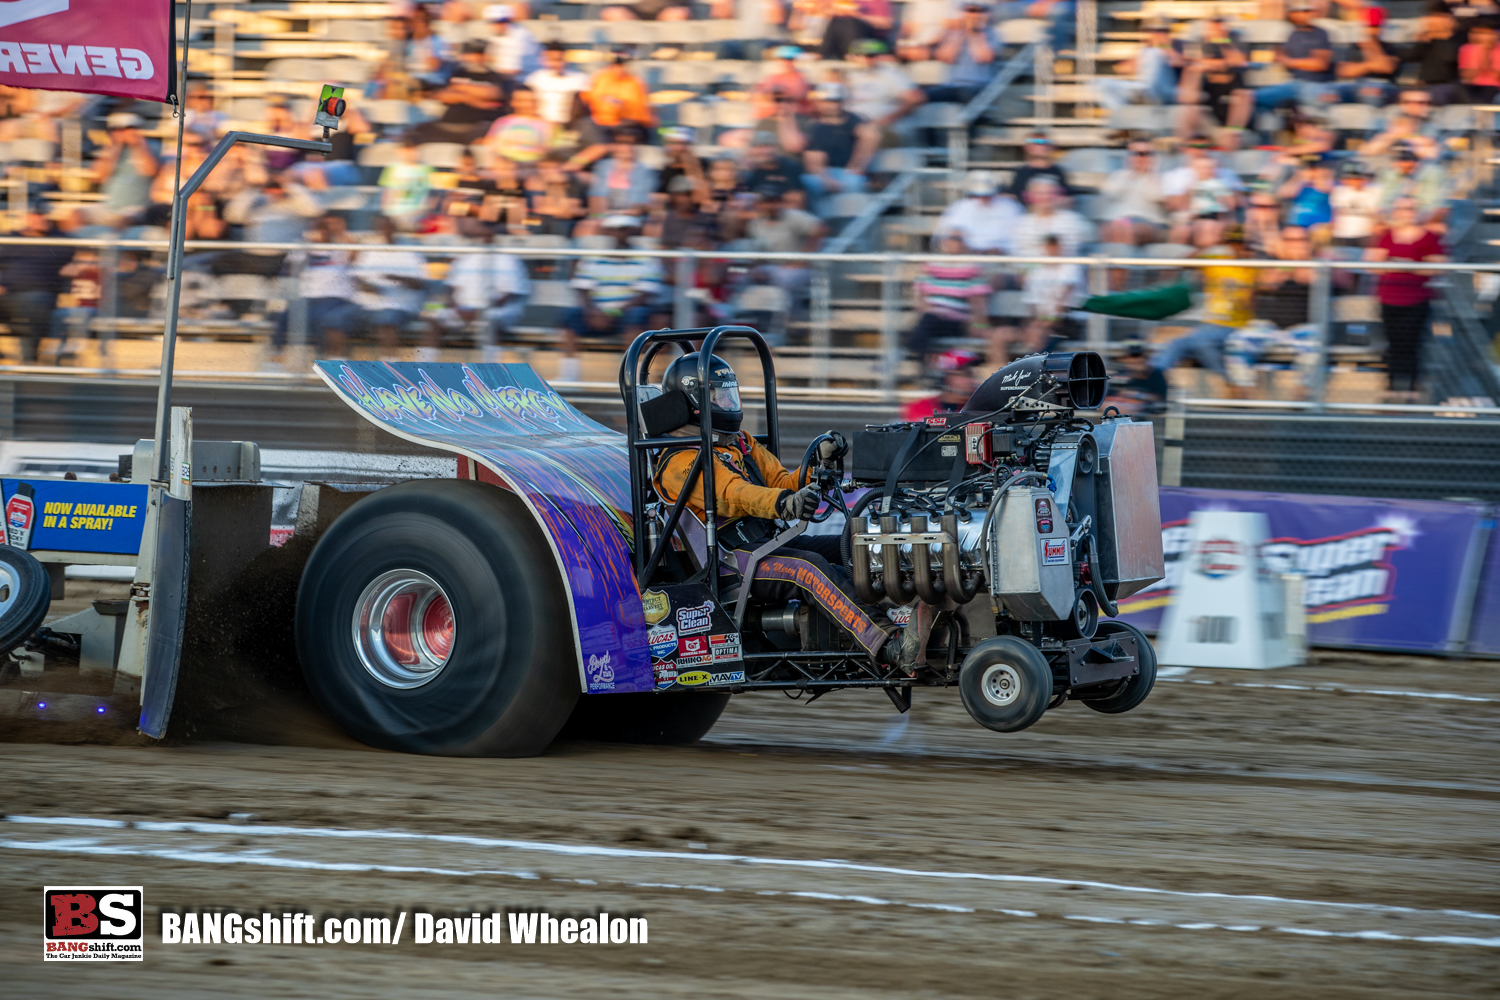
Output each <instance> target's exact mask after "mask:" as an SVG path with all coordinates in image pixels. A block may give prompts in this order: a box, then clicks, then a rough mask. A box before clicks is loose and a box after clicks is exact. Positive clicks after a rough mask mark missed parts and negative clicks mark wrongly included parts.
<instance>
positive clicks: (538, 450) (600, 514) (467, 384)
mask: <svg viewBox="0 0 1500 1000" xmlns="http://www.w3.org/2000/svg"><path fill="white" fill-rule="evenodd" d="M317 372H318V374H319V375H320V376H322V378H323V380H324V381H325V382H327V383H328V385H329V386H330V387H331V388H332V389H333V391H334V392H336V393H338V394H339V395H340V396H341V397H343V399H344V401H345V402H346V403H348V404H349V405H350V406H352V407H353V408H354V409H355V410H356V411H358V412H359V413H360V414H361V415H362V416H364V417H365V419H367V420H369V421H371V422H372V423H374V424H376V425H378V426H379V427H381V428H383V429H384V430H387V431H389V432H390V433H392V434H394V435H396V436H397V437H399V438H403V439H404V440H407V441H412V442H415V443H417V444H423V445H427V446H429V447H432V448H437V449H440V450H442V451H450V452H454V453H456V454H458V455H461V456H464V457H465V458H468V459H471V460H472V461H474V462H475V463H478V464H479V465H480V466H483V467H484V468H486V469H488V470H489V471H490V472H492V473H494V475H495V476H497V477H498V478H499V479H500V480H501V481H502V482H504V483H505V484H506V485H507V486H509V487H510V488H511V489H513V490H514V491H515V492H516V494H517V495H518V496H520V497H521V499H522V500H523V501H525V503H526V506H527V507H528V508H529V509H530V510H531V512H532V513H533V514H534V515H535V516H536V519H537V523H538V525H540V526H541V528H542V530H543V532H544V533H545V534H546V536H547V539H548V542H549V543H550V545H551V547H552V551H553V554H554V555H555V556H556V558H557V567H558V572H559V573H560V574H561V575H562V579H563V583H564V585H565V586H566V587H567V591H568V599H569V603H570V605H571V608H570V610H571V613H572V619H573V631H574V635H575V637H576V639H577V644H578V645H577V649H578V669H579V674H580V678H581V683H582V686H583V690H585V691H588V692H604V691H649V690H651V688H652V687H653V675H652V670H651V654H650V651H649V649H648V646H647V641H646V621H645V618H644V617H643V614H642V610H641V594H640V590H639V588H638V587H637V586H636V582H635V575H634V572H633V570H632V567H631V560H630V547H631V545H632V544H633V537H634V527H633V525H632V524H631V518H630V467H629V464H628V463H627V461H626V451H625V437H624V435H622V434H618V433H616V432H615V431H612V430H610V429H609V428H607V427H605V426H603V425H602V424H600V423H598V422H596V421H594V420H590V419H589V418H588V417H586V416H584V415H583V414H582V413H580V412H579V411H578V410H577V409H576V408H574V407H573V406H572V405H570V404H569V403H568V402H567V401H566V400H564V399H563V398H562V396H560V395H558V394H557V393H556V392H555V391H553V389H552V387H551V386H549V385H548V384H547V383H546V381H545V380H543V379H542V378H541V377H540V376H539V375H537V373H536V372H534V371H532V369H531V367H530V366H529V365H494V364H474V365H466V364H454V363H451V362H433V363H421V362H416V363H408V362H376V361H320V362H318V363H317ZM465 466H466V463H464V462H462V461H461V462H460V463H459V475H460V476H461V477H466V476H468V475H469V473H468V471H467V470H466V468H465Z"/></svg>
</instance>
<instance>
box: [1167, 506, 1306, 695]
mask: <svg viewBox="0 0 1500 1000" xmlns="http://www.w3.org/2000/svg"><path fill="white" fill-rule="evenodd" d="M1267 533H1268V532H1267V525H1266V516H1265V515H1264V514H1259V513H1242V512H1237V511H1222V510H1199V511H1194V512H1193V515H1192V519H1191V521H1190V522H1189V524H1188V536H1189V543H1188V549H1187V552H1186V553H1185V556H1184V558H1185V559H1186V565H1185V566H1184V567H1183V570H1182V576H1181V579H1180V582H1179V583H1178V585H1177V587H1176V591H1175V596H1174V597H1173V600H1172V603H1171V604H1170V605H1168V607H1167V610H1166V613H1165V615H1164V616H1163V618H1162V624H1161V632H1160V634H1159V636H1158V639H1157V656H1158V657H1159V658H1160V660H1161V662H1162V663H1163V664H1168V665H1171V666H1179V667H1238V668H1241V669H1248V670H1266V669H1270V668H1272V667H1287V666H1292V665H1293V664H1295V663H1297V662H1298V661H1299V659H1300V656H1299V652H1298V648H1297V647H1298V644H1297V643H1295V642H1289V641H1288V637H1287V627H1286V626H1287V622H1286V613H1285V609H1286V595H1285V594H1284V593H1283V588H1282V582H1281V577H1280V576H1279V575H1277V574H1276V573H1273V572H1271V571H1270V569H1269V568H1268V567H1267V566H1266V564H1265V562H1264V560H1262V558H1261V546H1262V545H1264V544H1265V541H1266V537H1267Z"/></svg>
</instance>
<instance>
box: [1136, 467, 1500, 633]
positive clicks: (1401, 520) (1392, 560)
mask: <svg viewBox="0 0 1500 1000" xmlns="http://www.w3.org/2000/svg"><path fill="white" fill-rule="evenodd" d="M1195 510H1236V511H1259V512H1261V513H1263V514H1265V515H1266V519H1267V520H1268V521H1269V522H1270V531H1271V538H1270V540H1269V541H1268V542H1267V544H1266V547H1265V549H1264V550H1263V555H1264V557H1265V559H1266V561H1267V563H1268V564H1269V565H1270V566H1271V568H1272V569H1274V570H1276V571H1278V572H1298V573H1301V574H1303V576H1304V590H1303V600H1304V603H1305V604H1306V607H1307V626H1308V627H1307V634H1308V641H1309V642H1310V643H1313V644H1315V645H1317V644H1321V645H1330V646H1362V647H1369V648H1374V649H1391V650H1411V651H1416V652H1436V651H1443V650H1446V649H1449V648H1452V647H1451V646H1450V645H1449V643H1450V640H1452V639H1455V638H1458V639H1462V638H1464V637H1462V636H1457V637H1456V636H1454V635H1452V630H1453V628H1454V625H1455V623H1456V622H1461V620H1462V619H1461V616H1458V615H1456V611H1457V609H1458V607H1459V604H1460V603H1461V598H1462V597H1463V595H1462V594H1461V593H1460V589H1461V587H1462V578H1463V576H1464V573H1463V568H1464V566H1465V563H1466V560H1468V559H1470V558H1472V557H1475V556H1477V555H1478V553H1477V551H1476V549H1475V547H1476V545H1478V544H1480V543H1482V541H1483V538H1484V531H1483V530H1482V529H1483V526H1484V524H1485V521H1486V518H1487V517H1488V516H1489V512H1488V508H1487V507H1486V506H1485V505H1484V504H1477V503H1452V502H1444V501H1436V500H1379V499H1370V498H1365V497H1333V496H1310V495H1301V494H1288V493H1248V492H1239V491H1235V490H1198V489H1183V488H1176V487H1163V488H1162V491H1161V513H1162V549H1163V551H1164V552H1165V554H1166V570H1167V574H1166V577H1165V578H1163V579H1162V580H1161V581H1160V582H1158V583H1156V584H1154V585H1152V586H1151V587H1149V588H1147V589H1146V590H1143V591H1141V592H1140V593H1138V594H1135V595H1133V596H1131V597H1129V598H1127V599H1126V600H1124V601H1121V602H1120V616H1121V617H1122V618H1124V619H1125V620H1126V621H1128V622H1130V623H1131V624H1134V625H1136V626H1138V627H1140V628H1144V629H1155V628H1156V627H1157V625H1158V623H1159V622H1160V617H1161V611H1162V608H1164V607H1165V606H1166V605H1167V604H1168V603H1169V602H1170V600H1171V595H1172V589H1173V587H1175V586H1176V585H1177V581H1178V578H1179V576H1180V574H1181V571H1182V567H1183V562H1182V558H1181V557H1182V554H1183V552H1184V551H1185V550H1186V548H1187V544H1188V537H1187V534H1188V516H1189V515H1190V514H1191V513H1192V512H1193V511H1195ZM1492 561H1494V560H1493V559H1492ZM1497 569H1500V567H1497ZM1496 579H1497V577H1495V576H1493V575H1492V576H1491V580H1496ZM1491 589H1496V588H1495V587H1494V585H1493V584H1492V585H1491ZM1496 601H1497V603H1500V598H1497V599H1496ZM1496 638H1497V639H1500V635H1497V636H1496Z"/></svg>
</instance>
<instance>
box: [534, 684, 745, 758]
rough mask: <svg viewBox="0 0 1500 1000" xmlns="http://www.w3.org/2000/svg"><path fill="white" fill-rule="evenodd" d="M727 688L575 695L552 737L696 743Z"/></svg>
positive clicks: (723, 700)
mask: <svg viewBox="0 0 1500 1000" xmlns="http://www.w3.org/2000/svg"><path fill="white" fill-rule="evenodd" d="M728 704H729V694H728V692H724V693H722V694H717V693H716V694H698V693H696V692H695V693H691V694H688V693H680V694H678V693H674V694H656V693H654V692H651V691H642V692H638V693H635V694H597V695H588V696H587V697H583V698H579V699H578V705H577V706H576V707H575V708H574V709H573V714H572V715H571V716H570V717H569V718H568V724H567V725H566V726H564V727H563V731H562V732H561V733H559V734H558V739H565V740H597V741H598V742H601V743H654V744H657V745H661V746H675V745H680V744H683V743H696V742H698V741H699V740H701V739H702V738H703V737H705V736H707V735H708V731H709V730H710V729H712V728H713V727H714V723H716V722H718V721H719V716H720V715H722V714H724V708H725V706H727V705H728Z"/></svg>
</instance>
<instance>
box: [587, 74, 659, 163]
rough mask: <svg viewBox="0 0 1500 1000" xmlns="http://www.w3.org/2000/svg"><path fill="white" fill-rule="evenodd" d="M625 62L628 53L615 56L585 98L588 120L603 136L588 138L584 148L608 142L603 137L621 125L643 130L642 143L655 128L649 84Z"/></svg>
mask: <svg viewBox="0 0 1500 1000" xmlns="http://www.w3.org/2000/svg"><path fill="white" fill-rule="evenodd" d="M625 59H626V56H625V53H623V52H616V53H615V59H614V62H613V63H611V64H610V65H608V66H606V67H604V68H603V69H601V70H600V71H599V72H597V73H595V74H594V79H593V80H592V81H590V83H589V89H588V90H587V91H585V92H584V94H583V100H584V103H585V104H587V105H588V106H589V117H590V118H591V119H592V120H593V123H594V125H595V126H596V127H597V128H598V130H599V133H600V135H599V136H597V137H589V141H587V142H585V143H584V145H590V144H592V143H593V142H598V141H607V140H605V139H603V138H602V137H603V136H608V135H609V134H610V133H611V132H612V131H614V130H615V129H616V128H618V127H620V126H622V125H623V126H625V127H633V128H638V129H640V130H641V133H642V134H641V137H640V138H641V141H645V139H646V137H647V131H646V130H648V129H650V128H652V127H653V126H655V124H656V115H655V114H653V113H652V111H651V104H650V101H649V100H648V99H647V92H646V81H644V80H642V79H641V78H640V77H638V76H636V75H635V74H634V73H632V72H630V70H629V69H628V68H627V67H626V65H625Z"/></svg>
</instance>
